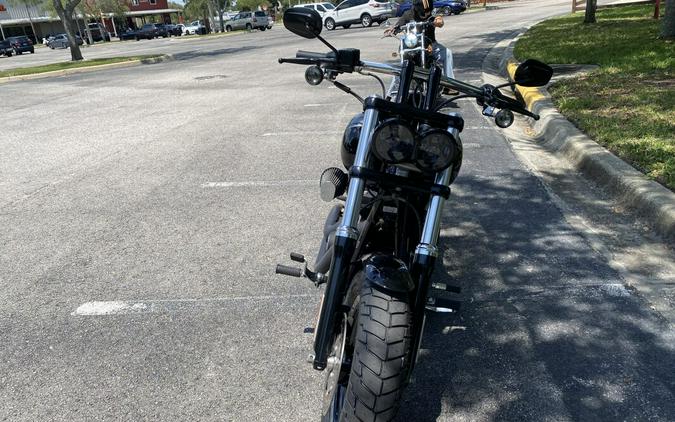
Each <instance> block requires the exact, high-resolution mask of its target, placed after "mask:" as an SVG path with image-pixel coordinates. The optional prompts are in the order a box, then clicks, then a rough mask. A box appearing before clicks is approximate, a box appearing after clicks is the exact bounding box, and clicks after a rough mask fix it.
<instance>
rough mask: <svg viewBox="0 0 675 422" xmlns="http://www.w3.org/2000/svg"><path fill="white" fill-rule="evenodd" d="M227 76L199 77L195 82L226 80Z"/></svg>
mask: <svg viewBox="0 0 675 422" xmlns="http://www.w3.org/2000/svg"><path fill="white" fill-rule="evenodd" d="M225 78H227V75H208V76H197V77H195V81H207V80H209V79H225Z"/></svg>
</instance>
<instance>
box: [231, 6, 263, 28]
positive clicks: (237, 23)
mask: <svg viewBox="0 0 675 422" xmlns="http://www.w3.org/2000/svg"><path fill="white" fill-rule="evenodd" d="M268 26H269V15H268V14H267V12H263V11H262V10H258V11H256V12H239V13H238V14H237V15H236V16H235V17H233V18H232V19H230V20H229V21H227V25H225V30H226V31H227V32H230V31H236V30H237V29H247V30H249V31H250V30H252V29H259V30H261V31H264V30H266V29H267V27H268Z"/></svg>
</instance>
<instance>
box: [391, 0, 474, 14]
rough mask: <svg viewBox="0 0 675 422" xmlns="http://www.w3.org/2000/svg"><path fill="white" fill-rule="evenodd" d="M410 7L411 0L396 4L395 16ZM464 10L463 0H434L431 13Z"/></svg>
mask: <svg viewBox="0 0 675 422" xmlns="http://www.w3.org/2000/svg"><path fill="white" fill-rule="evenodd" d="M411 7H412V2H410V1H407V2H405V3H401V4H399V5H398V10H397V11H396V16H401V15H402V14H403V13H405V12H407V11H408V10H410V8H411ZM465 10H466V3H465V2H464V0H434V11H433V12H432V13H433V14H443V15H452V14H453V13H454V14H455V15H459V14H460V13H462V12H464V11H465Z"/></svg>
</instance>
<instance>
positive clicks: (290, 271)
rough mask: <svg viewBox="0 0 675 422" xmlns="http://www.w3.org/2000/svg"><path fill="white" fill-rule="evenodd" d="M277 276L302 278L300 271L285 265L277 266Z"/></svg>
mask: <svg viewBox="0 0 675 422" xmlns="http://www.w3.org/2000/svg"><path fill="white" fill-rule="evenodd" d="M275 273H277V274H283V275H290V276H291V277H302V269H300V268H295V267H289V266H287V265H281V264H277V269H276V271H275Z"/></svg>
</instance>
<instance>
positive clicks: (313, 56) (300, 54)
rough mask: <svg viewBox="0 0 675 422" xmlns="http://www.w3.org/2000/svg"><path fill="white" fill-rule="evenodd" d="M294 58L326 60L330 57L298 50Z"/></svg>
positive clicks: (324, 54)
mask: <svg viewBox="0 0 675 422" xmlns="http://www.w3.org/2000/svg"><path fill="white" fill-rule="evenodd" d="M295 57H296V58H298V59H318V60H321V59H324V60H325V59H328V58H330V56H329V55H328V54H326V53H315V52H313V51H303V50H298V52H297V53H295Z"/></svg>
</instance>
